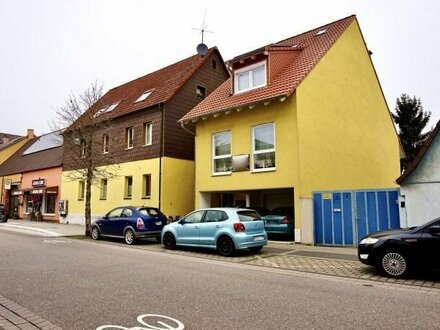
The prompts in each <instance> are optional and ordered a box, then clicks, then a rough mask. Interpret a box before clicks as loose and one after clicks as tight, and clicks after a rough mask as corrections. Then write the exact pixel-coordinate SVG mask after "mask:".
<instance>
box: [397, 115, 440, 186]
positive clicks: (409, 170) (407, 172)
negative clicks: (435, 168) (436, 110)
mask: <svg viewBox="0 0 440 330" xmlns="http://www.w3.org/2000/svg"><path fill="white" fill-rule="evenodd" d="M439 131H440V120H439V121H438V122H437V125H436V126H435V128H434V129H433V130H432V132H431V134H430V135H429V137H428V138H427V139H426V141H425V142H424V143H423V146H422V149H420V151H419V153H418V154H417V156H416V158H414V160H413V161H412V163H411V164H409V166H408V168H407V169H406V170H405V171H404V172H403V174H402V175H401V176H399V177H398V178H397V180H396V182H397V184H401V183H402V182H403V181H404V180H405V179H406V178H407V177H408V176H410V174H411V173H412V172H414V170H415V169H416V168H417V166H418V165H419V164H420V162H421V161H422V159H423V157H424V156H425V154H426V152H427V151H428V149H429V147H430V146H431V144H432V142H433V141H434V139H435V137H436V136H437V134H438V133H439Z"/></svg>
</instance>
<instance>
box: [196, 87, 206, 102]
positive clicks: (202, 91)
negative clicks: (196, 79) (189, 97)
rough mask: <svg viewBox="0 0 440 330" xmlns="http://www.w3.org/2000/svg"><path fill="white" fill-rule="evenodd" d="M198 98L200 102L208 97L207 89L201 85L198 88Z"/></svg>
mask: <svg viewBox="0 0 440 330" xmlns="http://www.w3.org/2000/svg"><path fill="white" fill-rule="evenodd" d="M196 97H197V98H198V99H199V100H203V99H204V98H205V97H206V88H205V87H203V86H200V85H197V87H196Z"/></svg>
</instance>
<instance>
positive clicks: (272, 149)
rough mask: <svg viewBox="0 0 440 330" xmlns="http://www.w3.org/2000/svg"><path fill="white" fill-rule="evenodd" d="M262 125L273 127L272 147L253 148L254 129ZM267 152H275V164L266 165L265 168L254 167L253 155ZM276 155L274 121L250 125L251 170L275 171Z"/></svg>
mask: <svg viewBox="0 0 440 330" xmlns="http://www.w3.org/2000/svg"><path fill="white" fill-rule="evenodd" d="M264 126H271V127H272V128H273V148H269V149H264V150H255V129H257V128H259V127H264ZM269 152H273V153H275V166H272V167H266V168H256V167H255V155H258V154H264V153H269ZM276 155H277V153H276V134H275V123H274V122H270V123H265V124H260V125H255V126H252V159H251V164H252V167H251V168H252V172H270V171H275V170H276Z"/></svg>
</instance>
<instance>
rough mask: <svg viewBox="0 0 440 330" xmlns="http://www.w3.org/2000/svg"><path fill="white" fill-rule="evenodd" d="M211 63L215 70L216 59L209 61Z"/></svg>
mask: <svg viewBox="0 0 440 330" xmlns="http://www.w3.org/2000/svg"><path fill="white" fill-rule="evenodd" d="M211 64H212V68H213V69H214V70H215V69H217V61H216V60H212V61H211Z"/></svg>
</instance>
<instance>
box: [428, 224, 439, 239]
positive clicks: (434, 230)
mask: <svg viewBox="0 0 440 330" xmlns="http://www.w3.org/2000/svg"><path fill="white" fill-rule="evenodd" d="M428 233H430V234H431V235H432V236H440V225H434V226H431V227H429V228H428Z"/></svg>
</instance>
